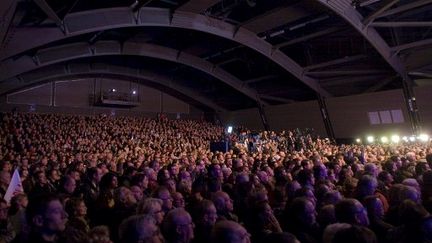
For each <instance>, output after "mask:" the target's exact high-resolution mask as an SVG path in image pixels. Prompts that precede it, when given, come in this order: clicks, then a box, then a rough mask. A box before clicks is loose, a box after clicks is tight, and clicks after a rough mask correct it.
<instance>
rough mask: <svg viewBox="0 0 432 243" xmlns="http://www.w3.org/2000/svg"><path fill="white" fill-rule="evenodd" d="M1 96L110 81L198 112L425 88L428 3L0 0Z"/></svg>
mask: <svg viewBox="0 0 432 243" xmlns="http://www.w3.org/2000/svg"><path fill="white" fill-rule="evenodd" d="M0 17H1V19H0V21H1V22H0V41H1V46H0V95H6V94H10V93H12V92H16V91H18V90H21V89H24V88H28V87H31V86H35V85H39V84H41V83H44V82H51V81H57V80H69V79H77V78H98V77H101V78H115V79H119V80H127V81H133V82H138V83H143V84H145V85H148V86H150V87H155V88H157V89H159V90H162V91H164V92H167V93H169V94H171V95H173V96H175V97H177V98H180V99H182V100H185V101H187V102H188V103H190V104H192V105H195V106H198V107H201V108H202V109H204V110H238V109H245V108H251V107H256V106H257V105H263V106H270V105H279V104H288V103H292V102H298V101H307V100H316V99H317V97H319V96H322V97H339V96H349V95H355V94H361V93H367V92H376V91H382V90H389V89H399V88H402V87H403V82H407V83H411V84H414V85H421V83H420V82H417V80H421V79H427V78H430V77H432V58H431V56H432V0H189V1H187V0H136V1H135V0H1V1H0Z"/></svg>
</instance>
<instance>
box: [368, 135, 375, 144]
mask: <svg viewBox="0 0 432 243" xmlns="http://www.w3.org/2000/svg"><path fill="white" fill-rule="evenodd" d="M366 140H367V141H368V143H373V142H374V141H375V138H374V137H373V136H368V137H367V138H366Z"/></svg>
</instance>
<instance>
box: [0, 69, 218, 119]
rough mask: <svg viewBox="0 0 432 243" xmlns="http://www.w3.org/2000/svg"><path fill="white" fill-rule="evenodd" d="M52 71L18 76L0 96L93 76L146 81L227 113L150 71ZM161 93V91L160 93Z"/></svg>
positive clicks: (1, 85) (0, 87) (4, 84)
mask: <svg viewBox="0 0 432 243" xmlns="http://www.w3.org/2000/svg"><path fill="white" fill-rule="evenodd" d="M54 67H55V68H50V67H49V66H48V67H45V68H43V69H41V70H36V71H33V72H30V73H26V74H24V75H20V76H17V77H15V78H12V79H10V80H8V81H6V82H2V83H0V90H1V94H0V95H5V94H9V93H11V92H15V91H17V90H19V89H21V88H23V87H29V86H32V85H37V84H40V83H43V82H48V81H51V80H53V79H64V78H67V77H72V76H76V75H80V76H84V77H85V76H94V75H108V76H109V75H116V76H121V77H124V78H125V79H127V80H131V81H134V82H136V81H137V80H145V81H148V82H152V83H156V84H159V85H162V86H163V87H164V88H169V89H171V90H174V91H176V92H178V93H180V94H182V95H184V96H187V97H189V98H191V99H193V100H195V101H197V102H199V103H201V104H203V105H204V106H207V107H209V108H211V109H213V110H215V111H226V109H225V108H222V107H220V106H219V105H217V104H216V103H214V102H213V101H211V100H209V99H207V98H205V97H203V96H202V95H201V94H199V93H197V92H195V91H193V90H191V89H188V88H185V87H182V86H179V85H177V84H175V83H174V82H173V80H172V79H171V78H170V77H169V76H167V75H164V74H160V73H156V72H154V71H151V70H144V69H133V68H125V67H123V66H116V65H106V64H100V63H98V64H92V65H91V64H88V63H87V64H84V63H79V64H69V65H68V64H56V65H55V66H54ZM162 91H163V90H162Z"/></svg>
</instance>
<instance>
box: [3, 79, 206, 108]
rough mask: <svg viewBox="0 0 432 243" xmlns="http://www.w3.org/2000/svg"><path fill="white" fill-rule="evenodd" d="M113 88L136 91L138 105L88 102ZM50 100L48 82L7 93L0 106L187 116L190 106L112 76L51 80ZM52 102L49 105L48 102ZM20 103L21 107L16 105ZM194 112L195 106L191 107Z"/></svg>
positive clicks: (159, 92)
mask: <svg viewBox="0 0 432 243" xmlns="http://www.w3.org/2000/svg"><path fill="white" fill-rule="evenodd" d="M113 88H115V89H117V90H118V92H131V91H132V90H137V92H138V95H139V101H140V102H139V105H138V106H137V107H133V108H130V109H129V108H124V109H123V108H115V109H113V108H102V107H94V106H93V105H92V103H91V98H90V97H91V96H93V95H94V94H96V95H97V96H99V94H100V92H103V91H108V90H110V89H113ZM54 90H55V91H54V93H55V95H54V99H53V97H52V94H51V93H52V83H49V84H45V85H42V86H37V87H33V88H29V89H26V90H23V91H20V92H16V93H13V94H10V95H8V96H7V99H6V104H5V103H3V102H0V103H1V104H0V109H2V110H8V109H10V108H11V107H13V106H17V107H21V108H22V109H23V111H24V110H27V109H29V108H28V107H29V105H32V106H33V107H36V109H38V108H39V110H43V111H45V112H47V111H48V110H49V108H48V107H51V109H52V110H57V111H65V112H67V110H68V109H69V110H70V111H71V112H72V113H79V110H81V112H83V113H85V114H93V113H98V110H100V111H102V112H106V111H111V110H117V112H116V114H121V113H133V112H138V113H143V114H144V113H146V112H147V113H159V112H164V113H172V114H177V113H180V114H186V115H190V111H191V109H190V107H189V105H188V104H187V103H185V102H183V101H181V100H179V99H176V98H174V97H172V96H170V95H168V94H165V93H163V92H161V91H158V90H156V89H153V88H150V87H147V86H144V85H140V84H136V83H133V82H127V81H121V80H113V79H79V80H73V81H67V82H66V81H59V82H55V88H54ZM52 101H54V102H53V104H52ZM20 105H21V106H20ZM193 111H194V112H197V111H198V110H197V109H194V110H193Z"/></svg>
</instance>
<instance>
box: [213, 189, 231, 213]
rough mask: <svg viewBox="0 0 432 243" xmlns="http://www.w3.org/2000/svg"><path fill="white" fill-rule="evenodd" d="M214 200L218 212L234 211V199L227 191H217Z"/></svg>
mask: <svg viewBox="0 0 432 243" xmlns="http://www.w3.org/2000/svg"><path fill="white" fill-rule="evenodd" d="M212 201H213V203H214V205H215V207H216V210H217V212H218V214H225V213H230V212H233V211H234V204H233V200H232V199H231V198H230V196H229V195H228V193H226V192H223V191H219V192H215V193H214V195H213V198H212Z"/></svg>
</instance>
